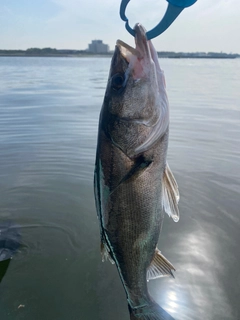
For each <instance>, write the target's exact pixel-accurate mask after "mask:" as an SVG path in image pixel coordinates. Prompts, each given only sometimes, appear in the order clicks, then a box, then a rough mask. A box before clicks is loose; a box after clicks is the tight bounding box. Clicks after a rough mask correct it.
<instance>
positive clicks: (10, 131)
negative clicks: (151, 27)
mask: <svg viewBox="0 0 240 320" xmlns="http://www.w3.org/2000/svg"><path fill="white" fill-rule="evenodd" d="M109 64H110V58H81V59H77V58H17V57H1V58H0V222H1V223H3V222H5V221H13V222H14V223H16V224H17V225H18V226H20V233H21V246H20V248H19V249H18V250H17V252H16V254H15V255H14V257H13V259H12V260H11V262H10V264H9V267H8V269H7V271H6V274H5V276H4V277H3V279H2V281H1V283H0V319H1V320H20V319H24V320H33V319H34V320H43V319H44V320H75V319H76V320H79V319H81V320H82V319H83V320H93V319H95V320H112V319H115V320H125V319H126V320H128V319H129V316H128V310H127V303H126V299H125V293H124V291H123V287H122V284H121V282H120V279H119V276H118V273H117V270H116V268H115V266H112V265H111V264H110V263H102V262H101V257H100V251H99V240H100V237H99V226H98V221H97V217H96V212H95V206H94V198H93V187H92V184H93V183H92V181H93V170H94V161H95V159H94V158H95V148H96V138H97V125H98V116H99V111H100V107H101V104H102V101H103V96H104V91H105V86H106V81H107V77H108V71H109ZM161 66H162V68H163V69H164V70H165V75H166V80H167V88H168V95H169V100H170V106H171V126H170V141H169V152H168V161H169V164H170V167H171V169H172V171H173V172H174V174H175V177H176V179H177V181H178V184H179V188H180V193H181V200H180V214H181V218H180V221H179V222H178V223H174V222H173V221H172V220H170V219H169V218H168V217H166V218H165V222H164V226H163V232H162V234H161V237H160V240H159V248H160V249H161V250H162V252H163V254H164V255H165V256H166V257H167V258H168V259H169V260H170V261H171V262H172V263H173V264H174V266H175V267H176V269H177V272H176V273H175V276H176V278H175V279H170V278H161V279H158V280H155V281H151V282H149V288H150V292H151V294H152V296H153V297H154V299H155V300H156V301H157V302H158V303H159V304H160V305H161V306H162V307H163V308H164V309H166V310H167V311H168V312H169V313H170V314H171V315H172V316H173V317H174V318H175V319H176V320H202V319H204V320H239V319H240V306H239V301H240V271H239V270H240V250H239V243H240V232H239V230H240V212H239V208H240V157H239V156H240V76H239V70H240V59H238V60H237V59H236V60H191V59H186V60H172V59H163V60H162V61H161ZM1 266H2V264H0V268H1ZM20 305H22V306H20Z"/></svg>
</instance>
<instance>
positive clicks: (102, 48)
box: [88, 40, 109, 53]
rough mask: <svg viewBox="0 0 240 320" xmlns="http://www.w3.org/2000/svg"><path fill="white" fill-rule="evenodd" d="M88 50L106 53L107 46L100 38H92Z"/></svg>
mask: <svg viewBox="0 0 240 320" xmlns="http://www.w3.org/2000/svg"><path fill="white" fill-rule="evenodd" d="M88 51H89V52H92V53H107V52H108V51H109V46H108V45H107V44H104V43H103V42H102V40H92V43H90V44H89V45H88Z"/></svg>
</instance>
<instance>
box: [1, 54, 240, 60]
mask: <svg viewBox="0 0 240 320" xmlns="http://www.w3.org/2000/svg"><path fill="white" fill-rule="evenodd" d="M0 57H23V58H31V57H40V58H51V57H52V58H106V57H112V54H14V53H13V54H9V53H8V54H1V53H0ZM158 57H159V58H165V59H236V58H240V57H238V56H235V55H234V56H233V55H231V56H230V55H228V56H218V55H204V56H201V55H192V54H189V55H188V54H184V55H161V54H158Z"/></svg>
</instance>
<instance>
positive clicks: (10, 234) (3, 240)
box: [0, 221, 20, 261]
mask: <svg viewBox="0 0 240 320" xmlns="http://www.w3.org/2000/svg"><path fill="white" fill-rule="evenodd" d="M19 246H20V233H19V227H18V226H17V225H16V224H14V223H13V222H11V221H5V222H0V261H5V260H8V259H11V258H12V256H13V254H14V252H16V251H17V249H18V248H19Z"/></svg>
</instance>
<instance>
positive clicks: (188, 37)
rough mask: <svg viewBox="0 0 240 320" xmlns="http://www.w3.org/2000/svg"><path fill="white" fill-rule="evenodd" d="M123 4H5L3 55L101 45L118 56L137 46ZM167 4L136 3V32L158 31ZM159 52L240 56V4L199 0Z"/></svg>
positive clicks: (63, 0)
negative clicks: (118, 50)
mask: <svg viewBox="0 0 240 320" xmlns="http://www.w3.org/2000/svg"><path fill="white" fill-rule="evenodd" d="M120 2H121V1H120V0H0V49H27V48H31V47H38V48H44V47H52V48H57V49H78V50H82V49H86V48H87V47H88V43H90V42H91V40H94V39H101V40H103V42H104V43H106V44H108V45H109V46H110V49H111V50H113V49H114V46H115V43H116V40H117V39H121V40H123V41H125V42H127V43H128V44H130V45H134V41H133V37H132V36H131V35H129V34H128V32H127V31H126V30H125V27H124V22H123V21H122V20H121V19H120V17H119V7H120ZM166 7H167V2H166V1H165V0H131V1H130V3H129V5H128V8H127V16H128V18H129V22H130V25H131V26H132V27H133V26H134V24H135V23H136V22H140V23H142V24H143V25H144V26H145V27H146V29H147V30H150V29H152V28H153V27H154V26H155V25H156V24H157V23H158V22H159V21H160V20H161V18H162V17H163V15H164V13H165V10H166ZM153 44H154V46H155V48H156V49H157V50H158V51H184V52H194V51H205V52H208V51H216V52H220V51H223V52H227V53H230V52H232V53H240V1H239V0H198V1H197V2H196V3H195V4H194V5H193V6H191V7H189V8H186V9H185V10H184V11H183V12H182V13H181V14H180V16H179V17H178V18H177V20H176V21H175V22H174V23H173V24H172V25H171V26H170V28H169V29H168V30H166V31H165V32H164V33H163V34H162V35H160V36H159V37H157V38H155V39H154V40H153Z"/></svg>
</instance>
